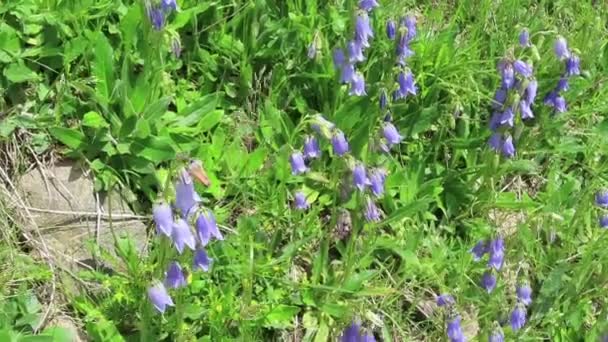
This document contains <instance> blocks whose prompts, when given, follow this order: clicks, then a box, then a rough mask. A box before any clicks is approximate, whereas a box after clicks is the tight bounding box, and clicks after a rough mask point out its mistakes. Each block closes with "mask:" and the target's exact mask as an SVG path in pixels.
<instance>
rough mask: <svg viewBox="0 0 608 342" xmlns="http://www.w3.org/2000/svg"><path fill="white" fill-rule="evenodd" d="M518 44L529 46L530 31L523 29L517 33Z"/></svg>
mask: <svg viewBox="0 0 608 342" xmlns="http://www.w3.org/2000/svg"><path fill="white" fill-rule="evenodd" d="M519 45H521V46H522V47H529V46H530V32H528V30H527V29H523V30H522V31H521V33H520V34H519Z"/></svg>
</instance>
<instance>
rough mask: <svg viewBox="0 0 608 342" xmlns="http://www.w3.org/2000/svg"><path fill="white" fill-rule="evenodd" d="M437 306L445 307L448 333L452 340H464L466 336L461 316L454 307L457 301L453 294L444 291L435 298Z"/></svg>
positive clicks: (451, 341) (462, 341)
mask: <svg viewBox="0 0 608 342" xmlns="http://www.w3.org/2000/svg"><path fill="white" fill-rule="evenodd" d="M435 301H436V302H437V306H439V307H442V308H444V310H445V312H446V316H447V327H446V330H447V335H448V339H449V340H450V342H464V341H466V338H465V336H464V333H463V331H462V326H461V324H460V323H461V320H462V319H461V317H460V315H459V314H458V312H457V311H456V308H455V307H454V305H455V301H454V297H452V295H450V294H447V293H443V294H440V295H438V296H437V297H436V298H435Z"/></svg>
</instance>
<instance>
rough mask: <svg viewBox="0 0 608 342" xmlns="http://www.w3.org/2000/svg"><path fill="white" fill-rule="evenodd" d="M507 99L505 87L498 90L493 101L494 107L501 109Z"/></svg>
mask: <svg viewBox="0 0 608 342" xmlns="http://www.w3.org/2000/svg"><path fill="white" fill-rule="evenodd" d="M506 100H507V91H506V90H505V89H503V88H500V89H498V90H496V93H495V94H494V101H493V102H492V108H494V109H500V108H502V106H503V105H504V104H505V101H506Z"/></svg>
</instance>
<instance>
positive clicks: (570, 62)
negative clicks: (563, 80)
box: [566, 54, 581, 76]
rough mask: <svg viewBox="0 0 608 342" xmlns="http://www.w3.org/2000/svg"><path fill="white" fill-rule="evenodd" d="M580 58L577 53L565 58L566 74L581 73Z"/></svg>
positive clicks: (574, 74)
mask: <svg viewBox="0 0 608 342" xmlns="http://www.w3.org/2000/svg"><path fill="white" fill-rule="evenodd" d="M580 66H581V60H580V58H579V57H578V56H577V55H574V54H573V55H572V56H571V57H570V58H568V59H567V60H566V75H568V76H576V75H580V74H581V69H580Z"/></svg>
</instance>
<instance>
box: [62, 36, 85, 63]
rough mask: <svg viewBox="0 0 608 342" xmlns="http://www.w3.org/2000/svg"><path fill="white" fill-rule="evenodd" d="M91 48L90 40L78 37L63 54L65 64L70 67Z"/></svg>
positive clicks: (67, 46)
mask: <svg viewBox="0 0 608 342" xmlns="http://www.w3.org/2000/svg"><path fill="white" fill-rule="evenodd" d="M88 48H89V40H88V39H87V38H85V37H83V36H78V37H76V38H74V39H72V40H70V41H69V42H68V43H67V44H66V46H65V51H64V54H63V64H64V65H65V66H67V65H69V64H70V63H72V61H74V60H75V59H76V58H78V57H79V56H81V55H83V54H84V53H85V51H86V50H87V49H88Z"/></svg>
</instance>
